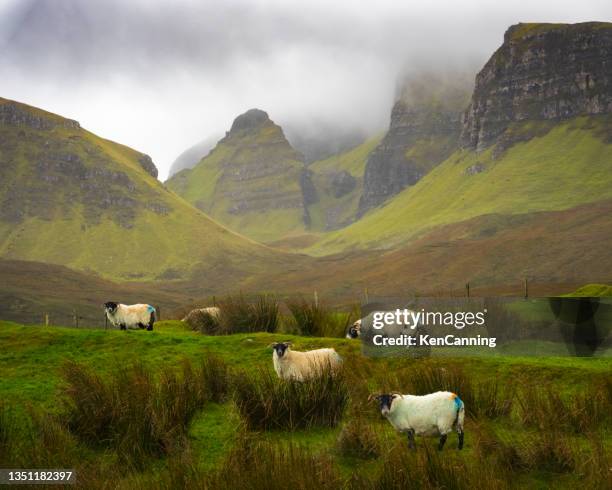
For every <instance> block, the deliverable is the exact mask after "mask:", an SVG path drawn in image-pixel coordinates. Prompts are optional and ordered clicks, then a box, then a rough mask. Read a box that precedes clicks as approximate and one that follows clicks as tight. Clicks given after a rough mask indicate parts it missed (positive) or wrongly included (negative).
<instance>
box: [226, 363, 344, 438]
mask: <svg viewBox="0 0 612 490" xmlns="http://www.w3.org/2000/svg"><path fill="white" fill-rule="evenodd" d="M234 400H235V402H236V406H237V407H238V411H239V413H240V416H241V417H242V419H243V421H244V423H245V425H246V427H247V428H248V429H250V430H296V429H303V428H304V429H307V428H312V427H335V426H336V425H338V423H339V422H340V420H341V418H342V415H343V413H344V410H345V408H346V406H347V404H348V400H349V392H348V386H347V383H346V381H345V379H344V376H343V374H342V373H337V372H332V371H331V370H329V369H325V370H323V372H322V373H320V375H319V376H317V377H314V378H312V379H310V380H308V381H304V382H300V381H285V380H281V379H278V378H277V376H276V374H274V373H272V372H271V371H269V370H260V371H258V372H256V373H254V374H249V373H245V372H243V373H241V374H239V375H238V376H236V378H235V381H234Z"/></svg>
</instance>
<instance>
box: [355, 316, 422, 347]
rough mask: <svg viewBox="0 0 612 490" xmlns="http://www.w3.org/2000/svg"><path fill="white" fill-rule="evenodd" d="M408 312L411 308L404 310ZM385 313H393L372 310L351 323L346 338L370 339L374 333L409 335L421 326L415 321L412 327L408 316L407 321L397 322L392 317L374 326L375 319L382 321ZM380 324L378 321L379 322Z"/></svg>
mask: <svg viewBox="0 0 612 490" xmlns="http://www.w3.org/2000/svg"><path fill="white" fill-rule="evenodd" d="M405 311H406V312H407V313H408V314H412V313H414V312H413V311H411V310H405ZM386 314H395V313H394V312H392V311H372V312H371V313H370V314H368V315H367V316H365V317H363V318H361V319H359V320H357V321H356V322H355V323H353V324H352V325H351V326H350V327H349V329H348V331H347V333H346V338H347V339H358V338H362V339H364V340H371V338H372V337H373V336H374V335H376V334H381V335H384V336H385V337H399V336H400V335H404V334H406V335H410V334H412V333H414V329H415V328H417V329H419V328H421V324H420V323H417V326H416V327H413V326H412V324H411V323H410V322H411V320H410V319H411V318H412V317H408V318H409V321H408V323H402V322H398V321H397V319H395V318H394V319H393V321H392V322H390V323H385V324H384V326H382V328H374V323H375V321H376V322H377V323H379V322H381V321H382V318H383V317H384V316H385V315H386ZM379 325H380V323H379Z"/></svg>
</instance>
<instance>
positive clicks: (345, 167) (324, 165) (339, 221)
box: [308, 136, 381, 231]
mask: <svg viewBox="0 0 612 490" xmlns="http://www.w3.org/2000/svg"><path fill="white" fill-rule="evenodd" d="M380 140H381V136H375V137H373V138H370V139H368V140H367V141H365V142H363V143H361V144H360V145H357V146H355V147H354V148H351V149H350V150H347V151H345V152H343V153H340V154H338V155H334V156H331V157H329V158H326V159H324V160H319V161H317V162H314V163H312V164H311V165H310V166H309V167H308V169H309V170H310V171H311V172H312V181H313V183H314V186H315V189H316V191H317V200H316V202H314V203H312V204H311V205H310V206H308V214H309V215H310V229H311V230H312V231H329V230H334V229H338V228H341V227H343V226H346V225H348V224H350V223H352V222H353V221H354V220H355V218H356V215H357V208H358V205H359V199H360V197H361V193H362V191H363V174H364V171H365V165H366V161H367V158H368V155H369V154H370V153H371V152H372V150H374V148H375V147H376V146H377V145H378V144H379V143H380Z"/></svg>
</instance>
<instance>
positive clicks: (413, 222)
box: [309, 23, 612, 255]
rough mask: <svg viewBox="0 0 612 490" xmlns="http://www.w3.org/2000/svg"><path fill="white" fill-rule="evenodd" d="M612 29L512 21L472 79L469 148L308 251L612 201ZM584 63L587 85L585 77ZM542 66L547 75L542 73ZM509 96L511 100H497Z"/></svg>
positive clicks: (397, 241) (385, 244) (381, 242)
mask: <svg viewBox="0 0 612 490" xmlns="http://www.w3.org/2000/svg"><path fill="white" fill-rule="evenodd" d="M611 33H612V24H603V23H596V24H593V23H591V24H577V25H568V26H558V25H553V26H549V25H519V26H514V27H512V28H511V29H510V30H509V31H508V33H507V34H506V36H505V41H504V45H503V46H502V47H501V48H500V49H499V50H497V51H496V53H495V54H494V55H493V56H492V58H491V60H489V62H488V63H487V64H486V65H485V67H484V68H483V70H482V71H481V72H480V73H479V75H478V77H477V86H476V90H475V92H474V95H473V98H472V104H471V106H470V108H469V109H468V111H467V112H466V116H465V118H464V127H463V138H462V141H463V142H464V145H465V146H466V147H465V148H464V149H461V150H457V151H456V152H454V153H453V154H452V155H451V156H450V157H449V158H448V159H446V161H445V162H444V163H442V164H440V165H439V166H437V167H436V168H435V169H434V170H432V171H431V172H430V173H429V174H428V175H427V176H425V177H424V178H423V179H422V180H420V181H419V182H418V183H417V184H416V185H414V186H413V187H410V188H408V189H406V190H404V191H403V192H402V193H401V194H399V195H398V196H396V197H395V198H394V199H392V200H391V201H390V202H389V203H388V204H387V205H386V206H384V207H382V208H380V209H375V210H372V211H371V212H370V213H368V214H367V215H366V216H365V217H364V218H362V219H361V220H360V221H358V222H357V223H355V224H353V225H351V226H349V227H347V228H345V229H343V230H341V231H338V232H334V233H331V234H330V235H329V236H327V237H325V238H324V239H323V240H322V241H320V242H319V243H317V244H316V245H314V246H313V247H312V248H311V249H309V250H310V251H311V252H313V253H316V254H321V255H322V254H328V253H331V252H337V251H340V250H346V249H355V248H371V247H382V248H390V247H398V246H400V245H405V244H407V243H408V242H410V240H414V239H415V238H417V237H419V236H421V237H422V236H423V235H424V234H425V233H426V232H428V231H429V230H432V229H433V228H435V227H441V226H444V225H450V224H453V223H457V222H461V221H464V220H468V219H472V218H475V217H479V216H485V215H489V214H495V215H502V216H516V215H524V214H528V213H534V212H539V211H553V210H565V209H570V208H573V207H576V206H579V205H582V204H585V203H593V202H598V201H604V200H606V199H610V198H612V116H611V115H609V114H602V113H605V112H612V105H610V104H609V103H608V102H606V101H608V100H610V97H611V94H612V85H611V84H610V83H609V80H611V79H612V78H611V75H612V36H611ZM594 47H596V48H594ZM594 50H595V51H594ZM566 51H567V52H571V53H572V57H571V58H570V59H569V61H567V62H565V63H564V66H563V68H561V69H560V71H559V73H558V74H557V73H556V72H555V66H556V64H555V63H554V59H556V58H555V56H558V55H559V53H562V52H566ZM508 53H510V54H511V55H508ZM582 57H584V59H585V61H584V62H583V60H582ZM594 57H596V58H597V61H594V60H593V58H594ZM544 60H547V61H546V62H544ZM543 64H545V65H546V69H545V70H544V69H543V68H542V65H543ZM492 67H497V68H492ZM587 68H588V69H589V70H591V71H590V72H589V73H591V77H590V82H589V85H588V86H587V84H586V83H582V82H583V81H584V80H586V75H585V73H584V71H585V69H587ZM542 70H544V71H545V72H546V73H547V77H548V78H547V79H546V80H548V82H545V80H544V79H540V78H538V77H540V74H541V73H542ZM525 80H531V82H529V83H527V84H526V85H524V81H525ZM538 80H539V82H538ZM581 83H582V85H580V84H581ZM580 87H582V88H581V89H580ZM554 94H557V97H556V98H555V95H554ZM507 97H509V98H510V100H511V101H513V102H507V101H504V102H503V103H502V102H500V98H507ZM543 100H544V101H546V102H545V104H544V105H545V106H547V107H553V106H554V107H558V108H568V107H572V108H575V109H572V110H571V111H569V110H568V111H565V112H559V111H552V110H548V109H542V110H540V109H541V108H542V107H543V106H542V104H543V102H542V101H543ZM483 101H485V102H483ZM585 101H586V102H585ZM492 107H493V108H494V107H514V108H519V109H520V108H521V107H524V108H535V109H533V112H529V111H527V109H524V110H520V111H518V112H517V113H511V114H506V115H505V116H503V117H502V116H499V114H501V112H499V111H498V112H495V111H494V112H492V113H488V112H486V111H485V113H484V114H481V113H480V112H481V109H482V108H485V109H486V108H492ZM478 108H481V109H478ZM517 110H518V109H517ZM593 113H597V114H599V115H589V114H593ZM495 114H497V115H498V116H499V117H500V118H502V119H501V120H502V121H503V124H502V123H499V122H495V117H496V116H495ZM577 114H587V115H584V116H579V115H577ZM500 124H501V126H500ZM491 127H494V128H496V129H494V130H493V129H489V128H491ZM475 128H480V129H478V130H476V129H475ZM474 134H476V135H477V136H476V140H474V139H473V137H472V135H474ZM477 150H478V151H477ZM504 223H505V224H503V225H500V226H501V227H502V228H503V227H512V226H513V220H508V221H505V222H504ZM593 232H594V233H595V230H593ZM483 233H487V231H486V230H483ZM598 237H599V238H601V235H598ZM517 246H519V245H518V244H517Z"/></svg>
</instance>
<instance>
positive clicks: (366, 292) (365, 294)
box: [363, 288, 370, 305]
mask: <svg viewBox="0 0 612 490" xmlns="http://www.w3.org/2000/svg"><path fill="white" fill-rule="evenodd" d="M363 299H364V300H365V304H366V305H367V304H368V303H369V302H370V297H369V296H368V288H365V289H364V290H363Z"/></svg>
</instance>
